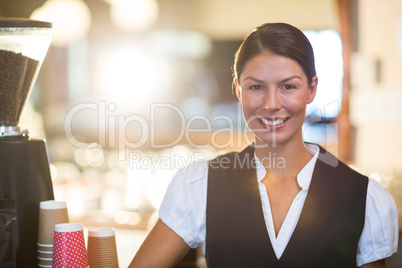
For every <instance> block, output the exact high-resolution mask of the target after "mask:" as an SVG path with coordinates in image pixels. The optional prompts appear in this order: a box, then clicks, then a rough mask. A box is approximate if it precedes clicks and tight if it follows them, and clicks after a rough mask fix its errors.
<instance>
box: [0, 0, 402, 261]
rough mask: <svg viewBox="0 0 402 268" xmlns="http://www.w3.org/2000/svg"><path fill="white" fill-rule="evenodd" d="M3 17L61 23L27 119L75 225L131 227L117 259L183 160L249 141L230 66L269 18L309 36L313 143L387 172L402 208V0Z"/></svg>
mask: <svg viewBox="0 0 402 268" xmlns="http://www.w3.org/2000/svg"><path fill="white" fill-rule="evenodd" d="M0 15H1V16H3V17H26V18H33V19H39V20H46V21H51V22H52V23H53V26H54V32H53V41H52V44H51V47H50V49H49V51H48V54H47V56H46V58H45V60H44V63H43V65H42V68H41V70H40V73H39V76H38V79H37V82H36V84H35V87H34V89H33V91H32V94H31V96H30V99H29V103H28V104H27V105H26V108H25V110H24V113H23V116H22V120H21V124H22V127H23V128H24V129H30V130H31V136H32V137H33V138H39V139H43V138H45V139H46V140H47V148H48V153H49V160H50V163H51V171H52V180H53V185H54V192H55V198H56V199H57V200H65V201H66V202H67V205H68V210H69V214H70V219H71V221H74V222H81V223H83V224H84V225H85V226H113V227H115V228H117V229H118V230H119V232H120V233H121V234H122V235H120V236H117V239H118V250H119V255H120V256H119V258H121V260H120V263H121V265H122V267H125V266H126V265H128V262H129V260H130V259H131V258H132V257H133V255H134V254H135V251H136V250H137V248H138V246H139V245H140V243H141V242H142V240H143V239H144V237H145V235H146V233H147V232H148V230H149V228H150V227H151V226H152V225H153V223H154V222H155V219H156V218H157V211H158V208H159V206H160V203H161V201H162V199H163V196H164V192H165V190H166V187H167V185H168V184H169V182H170V180H171V178H172V176H173V175H174V174H175V173H176V172H177V171H178V170H179V169H180V168H184V167H185V166H186V165H187V164H188V163H189V162H191V161H194V160H200V159H208V158H211V157H214V156H216V155H218V154H221V153H224V152H227V151H233V150H240V149H241V148H244V147H245V146H246V145H247V144H248V143H249V142H251V141H252V140H251V135H250V134H249V133H248V132H247V131H246V130H245V128H244V122H243V119H242V116H241V111H240V109H239V105H238V102H237V100H236V98H235V96H234V95H233V94H232V73H231V67H232V64H233V58H234V53H235V52H236V50H237V48H238V46H239V45H240V43H241V42H242V40H243V38H244V37H245V36H246V35H247V34H248V33H250V32H251V31H252V30H253V29H254V28H255V27H256V26H258V25H260V24H262V23H265V22H287V23H290V24H293V25H295V26H296V27H298V28H300V29H302V30H303V31H304V32H305V34H306V35H307V37H308V38H309V39H310V41H311V42H312V44H313V47H314V51H315V55H316V67H317V73H318V76H319V88H318V90H319V92H318V96H317V98H316V100H315V101H314V102H313V103H312V104H311V105H310V106H309V107H308V117H307V119H306V123H305V127H304V129H303V130H304V137H305V139H306V140H307V141H311V142H317V143H319V144H320V145H322V146H324V147H326V148H327V149H328V150H330V151H331V152H332V153H334V154H335V155H337V156H339V157H340V159H341V160H343V161H345V162H346V163H348V164H349V165H351V166H352V167H354V168H355V169H357V170H359V171H360V172H362V173H364V174H366V175H368V176H370V177H371V178H374V179H376V180H378V181H379V182H380V183H381V184H382V185H383V186H384V187H386V188H387V189H388V190H389V191H390V192H391V194H392V195H393V196H394V198H395V200H396V202H397V205H398V207H399V208H400V209H399V215H402V210H401V209H402V165H401V164H402V139H401V134H402V79H401V74H402V1H401V0H382V1H377V0H305V1H298V0H282V1H274V0H247V1H231V0H159V1H157V0H47V1H45V0H13V1H11V0H0ZM400 221H401V220H400ZM119 239H120V240H119Z"/></svg>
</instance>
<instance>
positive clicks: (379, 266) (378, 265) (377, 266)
mask: <svg viewBox="0 0 402 268" xmlns="http://www.w3.org/2000/svg"><path fill="white" fill-rule="evenodd" d="M360 267H361V268H385V259H382V260H378V261H375V262H370V263H366V264H363V265H362V266H360Z"/></svg>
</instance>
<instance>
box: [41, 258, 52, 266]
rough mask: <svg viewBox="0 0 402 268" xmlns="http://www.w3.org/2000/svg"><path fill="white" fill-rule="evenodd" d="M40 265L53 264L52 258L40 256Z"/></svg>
mask: <svg viewBox="0 0 402 268" xmlns="http://www.w3.org/2000/svg"><path fill="white" fill-rule="evenodd" d="M38 260H39V261H38V265H46V266H48V265H52V259H51V258H50V259H49V258H39V257H38Z"/></svg>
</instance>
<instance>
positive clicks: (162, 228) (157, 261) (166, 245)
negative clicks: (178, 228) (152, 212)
mask: <svg viewBox="0 0 402 268" xmlns="http://www.w3.org/2000/svg"><path fill="white" fill-rule="evenodd" d="M189 251H190V247H189V246H188V245H187V244H186V242H184V240H183V239H182V238H181V237H180V236H179V235H178V234H176V233H175V232H174V231H173V230H172V229H170V228H169V227H168V226H167V225H166V224H164V223H163V222H162V221H161V220H160V219H159V220H158V221H157V223H156V224H155V226H154V228H153V229H152V230H151V232H150V233H149V234H148V236H147V238H146V239H145V241H144V243H143V244H142V245H141V247H140V249H139V250H138V252H137V254H136V255H135V256H134V259H133V260H132V262H131V264H130V266H129V268H153V267H155V268H161V267H163V268H164V267H166V268H167V267H173V266H174V265H175V264H177V263H178V262H179V261H180V260H181V259H182V258H183V257H184V256H185V255H186V254H187V253H188V252H189Z"/></svg>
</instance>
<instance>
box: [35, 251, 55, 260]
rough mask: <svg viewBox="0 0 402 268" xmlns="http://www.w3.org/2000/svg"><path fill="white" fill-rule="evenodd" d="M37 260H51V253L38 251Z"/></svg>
mask: <svg viewBox="0 0 402 268" xmlns="http://www.w3.org/2000/svg"><path fill="white" fill-rule="evenodd" d="M38 258H43V259H52V258H53V251H39V250H38Z"/></svg>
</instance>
